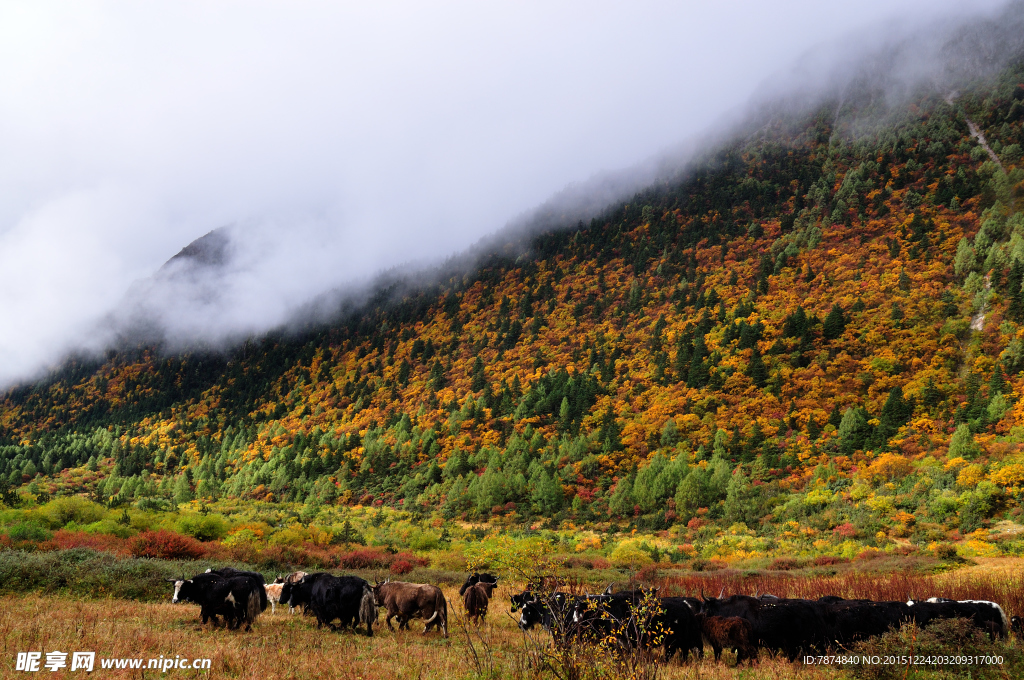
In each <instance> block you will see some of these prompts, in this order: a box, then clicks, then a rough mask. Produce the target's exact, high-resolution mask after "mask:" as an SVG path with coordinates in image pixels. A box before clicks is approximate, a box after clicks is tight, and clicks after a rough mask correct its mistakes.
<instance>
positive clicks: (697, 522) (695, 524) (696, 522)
mask: <svg viewBox="0 0 1024 680" xmlns="http://www.w3.org/2000/svg"><path fill="white" fill-rule="evenodd" d="M707 524H709V522H708V521H707V520H706V519H704V518H703V517H694V518H693V519H691V520H690V521H689V522H687V523H686V528H687V529H691V530H693V531H696V530H697V529H700V528H701V527H702V526H705V525H707Z"/></svg>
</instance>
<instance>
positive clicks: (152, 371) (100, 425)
mask: <svg viewBox="0 0 1024 680" xmlns="http://www.w3.org/2000/svg"><path fill="white" fill-rule="evenodd" d="M861 94H862V96H859V97H850V98H847V99H845V100H844V101H843V102H841V103H840V102H835V101H829V102H826V103H824V104H823V105H822V106H821V107H820V108H817V109H815V110H813V111H811V112H809V113H804V114H800V115H796V114H793V115H791V116H788V117H781V116H776V117H774V118H772V120H771V121H770V122H768V123H767V124H766V125H764V126H762V127H760V128H758V129H757V131H756V132H754V133H752V134H745V135H744V136H743V137H742V138H741V139H736V140H734V141H733V142H730V143H728V144H725V145H723V146H721V147H720V148H718V149H716V150H714V151H713V152H710V153H708V154H706V155H705V156H704V157H703V158H702V159H701V160H699V161H698V162H696V163H694V164H693V165H692V166H691V167H690V168H689V169H687V170H686V172H685V173H682V174H681V175H679V176H678V177H677V178H675V179H673V180H672V181H666V182H663V183H661V184H659V185H658V186H655V187H651V188H650V189H649V190H647V191H645V192H643V193H640V194H638V195H636V196H635V197H633V198H632V199H630V200H629V201H628V202H627V203H625V204H622V205H617V206H613V207H612V208H610V209H609V210H608V211H607V212H606V213H605V214H603V215H602V216H601V217H599V218H597V219H594V220H592V221H591V222H590V223H589V224H584V223H580V224H578V225H576V226H575V227H567V228H564V229H559V230H550V231H547V232H544V233H540V234H534V235H530V236H528V237H521V239H519V240H516V238H513V237H509V243H507V244H503V247H502V248H500V249H497V250H496V252H495V254H494V255H493V256H491V257H489V258H487V259H485V260H484V261H482V262H480V263H479V266H478V268H476V269H474V270H473V271H469V272H465V273H462V272H459V273H451V274H446V275H444V276H442V277H441V278H440V279H439V280H437V282H436V283H426V284H415V283H407V284H395V285H394V286H392V287H389V288H386V289H382V290H380V291H379V294H378V295H377V296H376V297H375V298H374V299H372V300H371V301H369V302H368V303H367V304H366V305H365V306H360V307H359V308H356V309H348V310H346V311H344V312H343V313H341V314H340V316H338V317H337V320H336V321H334V322H332V323H329V324H323V325H319V326H315V327H311V328H306V329H304V330H302V331H287V330H282V331H281V332H279V333H274V334H270V335H268V336H266V337H254V338H251V339H250V340H249V341H248V342H246V343H245V344H244V346H241V347H237V348H234V349H232V350H230V351H228V352H226V353H218V352H207V353H201V352H196V353H190V354H185V355H171V356H169V355H165V354H164V353H163V352H162V351H161V350H160V348H159V347H136V348H132V349H130V350H127V349H125V350H121V351H116V352H114V351H112V352H109V353H108V355H107V356H106V357H105V358H102V359H97V360H90V359H76V360H73V361H69V362H68V363H67V364H66V365H64V366H63V367H62V368H61V369H60V370H59V371H57V372H55V373H54V374H53V375H51V376H50V377H48V378H47V379H45V380H42V381H40V382H38V383H35V384H26V385H21V386H18V387H16V388H14V389H11V390H10V391H9V392H8V393H7V394H5V395H4V396H3V400H2V402H0V436H2V442H0V444H2V445H0V475H2V478H3V479H4V480H6V482H7V484H8V485H9V487H10V490H8V491H6V492H5V493H6V496H5V497H6V498H7V501H8V502H9V503H15V502H18V501H17V498H18V495H17V494H18V493H20V494H21V496H22V498H23V499H24V500H23V501H22V502H31V499H32V498H35V499H36V500H45V499H46V497H47V496H46V495H47V494H49V495H55V494H67V493H86V494H89V495H90V497H92V498H93V499H95V500H98V501H102V502H105V503H110V504H112V505H113V506H115V507H116V506H117V505H119V504H129V503H133V504H136V505H137V506H138V507H142V508H149V509H159V508H167V507H171V506H172V505H174V504H178V503H186V502H189V501H192V500H194V499H195V500H200V501H202V502H204V503H207V504H213V503H215V502H217V500H218V499H229V500H231V499H234V502H235V503H236V504H237V503H238V502H251V503H253V504H275V503H288V502H298V503H304V504H305V506H306V507H307V508H308V509H309V515H308V517H315V516H316V512H317V511H318V509H319V508H321V507H326V506H332V505H349V506H352V505H357V504H358V505H363V506H366V505H381V504H383V505H387V506H393V507H396V508H401V509H404V510H407V511H410V512H411V513H413V516H417V515H421V516H423V515H426V516H430V515H434V516H435V517H437V516H440V517H444V518H449V519H451V518H462V519H466V520H473V521H480V520H497V519H498V518H501V519H500V521H501V522H503V523H517V522H534V521H536V520H538V519H539V518H550V519H551V520H553V521H555V522H562V521H566V520H568V521H572V522H574V523H576V524H577V525H584V524H586V523H592V524H596V525H599V524H601V523H607V522H612V523H617V524H619V525H622V524H626V523H635V525H636V526H637V527H639V528H647V529H659V530H660V529H667V528H670V527H677V528H678V530H679V531H682V532H687V533H686V536H688V537H689V540H691V541H697V540H699V539H701V538H702V537H703V538H705V539H710V537H713V536H714V535H715V533H714V531H715V530H724V529H726V528H728V527H732V530H731V531H732V532H733V533H734V534H735V533H737V532H738V533H739V534H741V535H744V534H749V536H751V540H754V538H753V537H754V536H755V535H757V536H769V535H776V534H778V535H780V536H781V535H783V534H785V533H786V532H789V533H792V534H793V535H794V536H799V537H801V538H803V539H806V541H808V543H811V542H813V545H814V546H815V548H816V549H819V550H821V551H825V552H827V551H828V550H836V551H840V550H843V549H845V548H843V546H844V545H848V544H851V542H852V543H855V544H857V545H859V546H863V545H864V544H869V545H876V546H879V547H884V546H893V545H908V544H916V545H918V546H920V547H922V548H924V547H926V546H929V545H934V544H935V542H937V541H947V540H949V539H950V538H952V539H953V540H959V539H961V538H963V537H965V536H967V535H968V534H970V533H971V532H974V534H973V535H972V537H971V538H972V540H974V541H975V542H976V544H977V545H978V546H980V547H978V549H979V550H988V549H996V547H997V544H998V541H997V540H996V539H998V538H999V536H998V534H997V533H995V531H994V530H993V531H992V533H989V532H987V531H986V527H991V526H992V525H994V524H995V522H997V521H998V520H1000V519H1002V518H1004V517H1009V518H1016V519H1019V515H1020V513H1021V506H1020V501H1021V493H1022V486H1024V454H1022V449H1024V400H1022V399H1021V397H1024V374H1022V371H1024V289H1022V285H1024V212H1020V211H1019V209H1021V208H1024V191H1022V189H1024V164H1022V154H1021V143H1022V142H1024V134H1022V132H1024V130H1022V127H1024V68H1021V67H1019V66H1018V67H1015V68H1012V69H1010V70H1008V71H1005V72H1003V73H1002V74H1001V75H1000V76H999V77H998V78H996V79H993V80H988V81H985V82H980V83H975V84H973V85H972V86H971V87H965V88H963V89H961V91H960V92H959V93H958V94H957V95H956V96H951V95H950V93H948V92H939V91H931V90H927V89H922V90H921V91H920V92H919V93H918V94H917V95H916V96H915V97H914V98H913V99H912V100H911V101H910V102H909V103H907V104H905V105H901V106H900V107H898V108H897V109H893V110H884V111H883V110H882V107H881V106H880V104H879V101H880V100H881V97H879V96H874V93H871V92H863V93H861ZM972 128H973V129H974V130H976V131H977V134H975V133H974V132H972ZM410 219H415V218H414V216H410ZM12 491H13V492H15V493H12ZM40 495H42V498H41V499H40V498H39V496H40ZM261 507H263V506H262V505H261ZM716 527H717V529H716ZM819 543H820V545H819ZM993 546H996V547H993ZM691 547H692V546H691Z"/></svg>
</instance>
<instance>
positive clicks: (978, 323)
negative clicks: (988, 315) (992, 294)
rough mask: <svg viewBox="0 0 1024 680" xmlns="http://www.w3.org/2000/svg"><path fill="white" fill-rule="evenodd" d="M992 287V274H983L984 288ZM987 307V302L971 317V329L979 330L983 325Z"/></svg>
mask: <svg viewBox="0 0 1024 680" xmlns="http://www.w3.org/2000/svg"><path fill="white" fill-rule="evenodd" d="M991 289H992V275H991V274H985V290H991ZM987 308H988V304H986V305H985V306H984V307H982V308H981V309H979V310H978V313H977V314H975V315H974V316H972V317H971V330H972V331H980V330H981V329H982V328H984V327H985V310H986V309H987Z"/></svg>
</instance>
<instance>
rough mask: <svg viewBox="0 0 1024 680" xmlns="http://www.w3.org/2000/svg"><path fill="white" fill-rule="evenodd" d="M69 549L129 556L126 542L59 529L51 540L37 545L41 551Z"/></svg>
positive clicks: (106, 536) (114, 537)
mask: <svg viewBox="0 0 1024 680" xmlns="http://www.w3.org/2000/svg"><path fill="white" fill-rule="evenodd" d="M71 548H90V549H92V550H96V551H98V552H107V553H113V554H114V555H120V556H127V555H129V554H130V551H129V549H128V540H126V539H124V538H118V537H117V536H111V535H110V534H87V533H85V532H84V531H67V530H65V529H59V530H58V531H57V532H56V533H55V534H54V535H53V538H51V539H50V540H48V541H42V542H41V543H40V544H39V550H43V551H51V550H69V549H71Z"/></svg>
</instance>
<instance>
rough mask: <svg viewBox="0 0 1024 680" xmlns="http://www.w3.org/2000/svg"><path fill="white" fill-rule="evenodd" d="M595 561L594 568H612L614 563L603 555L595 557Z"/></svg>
mask: <svg viewBox="0 0 1024 680" xmlns="http://www.w3.org/2000/svg"><path fill="white" fill-rule="evenodd" d="M593 563H594V569H610V568H611V566H612V563H611V562H609V561H608V560H606V559H605V558H603V557H595V558H594V562H593Z"/></svg>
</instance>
